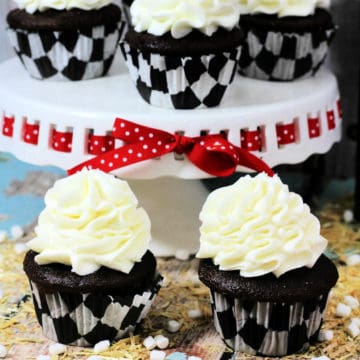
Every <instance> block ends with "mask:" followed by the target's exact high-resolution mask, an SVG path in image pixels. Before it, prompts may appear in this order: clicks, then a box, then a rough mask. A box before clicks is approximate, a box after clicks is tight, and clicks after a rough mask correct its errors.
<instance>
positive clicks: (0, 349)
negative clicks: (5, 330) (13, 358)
mask: <svg viewBox="0 0 360 360" xmlns="http://www.w3.org/2000/svg"><path fill="white" fill-rule="evenodd" d="M6 355H7V350H6V347H5V346H4V345H1V344H0V358H1V359H5V358H6Z"/></svg>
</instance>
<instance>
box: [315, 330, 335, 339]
mask: <svg viewBox="0 0 360 360" xmlns="http://www.w3.org/2000/svg"><path fill="white" fill-rule="evenodd" d="M333 337H334V332H333V331H332V330H320V332H319V337H318V340H319V341H321V342H322V341H330V340H332V339H333Z"/></svg>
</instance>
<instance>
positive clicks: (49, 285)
mask: <svg viewBox="0 0 360 360" xmlns="http://www.w3.org/2000/svg"><path fill="white" fill-rule="evenodd" d="M45 203H46V208H45V210H44V211H43V212H42V213H41V214H40V217H39V223H38V226H37V227H36V229H35V233H36V237H35V238H34V239H33V240H31V241H30V242H29V243H28V246H29V248H30V249H31V250H30V251H29V252H28V253H27V254H26V256H25V260H24V270H25V273H26V274H27V276H28V278H29V281H30V286H31V290H32V294H33V302H34V307H35V311H36V315H37V318H38V321H39V323H40V325H41V326H42V329H43V334H44V335H45V336H46V337H48V338H49V339H51V340H53V341H56V342H60V343H63V344H68V345H77V346H90V345H94V344H96V343H97V342H99V341H101V340H110V341H114V340H117V339H120V338H123V337H126V336H128V334H129V333H132V332H134V331H135V329H136V327H137V325H138V324H139V323H140V322H141V321H142V320H143V319H144V317H145V316H146V314H147V312H148V311H149V309H150V307H151V304H152V302H153V301H154V298H155V296H156V294H157V293H158V291H159V289H160V287H161V283H162V277H161V275H160V274H159V273H158V272H157V270H156V260H155V258H154V256H153V254H152V253H151V252H150V251H148V250H147V247H148V242H149V240H150V222H149V218H148V216H147V214H146V213H145V211H144V210H143V209H142V208H139V207H138V203H137V200H136V198H135V196H134V194H133V193H132V192H131V189H130V188H129V186H128V185H127V183H126V182H125V181H121V180H118V179H116V178H114V177H113V176H111V175H107V174H105V173H102V172H101V171H98V170H96V171H95V170H93V171H87V170H84V171H82V172H80V173H77V174H75V175H72V176H71V177H68V178H65V179H62V180H59V181H57V182H56V183H55V185H54V187H53V188H52V189H50V190H49V191H48V192H47V194H46V196H45Z"/></svg>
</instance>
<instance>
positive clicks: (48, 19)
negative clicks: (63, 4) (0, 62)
mask: <svg viewBox="0 0 360 360" xmlns="http://www.w3.org/2000/svg"><path fill="white" fill-rule="evenodd" d="M120 19H121V10H120V8H119V7H118V6H116V5H114V4H110V5H108V6H105V7H102V8H101V9H98V10H82V9H75V8H74V9H70V10H66V11H65V10H64V11H62V10H56V9H48V10H46V11H44V12H40V11H37V12H35V13H33V14H31V13H28V12H27V11H26V10H24V9H15V10H12V11H10V12H9V14H8V16H7V22H8V24H9V26H10V27H12V28H15V29H25V30H30V31H31V30H34V31H41V30H50V31H67V30H79V29H89V28H92V27H95V26H98V25H104V24H114V23H115V24H116V23H117V22H118V21H120Z"/></svg>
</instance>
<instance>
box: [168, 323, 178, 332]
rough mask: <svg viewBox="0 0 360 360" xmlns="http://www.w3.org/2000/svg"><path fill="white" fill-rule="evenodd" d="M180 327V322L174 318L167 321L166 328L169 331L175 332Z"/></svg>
mask: <svg viewBox="0 0 360 360" xmlns="http://www.w3.org/2000/svg"><path fill="white" fill-rule="evenodd" d="M179 329H180V323H179V322H178V321H176V320H169V321H168V323H167V330H168V331H169V332H171V333H176V332H178V331H179Z"/></svg>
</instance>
